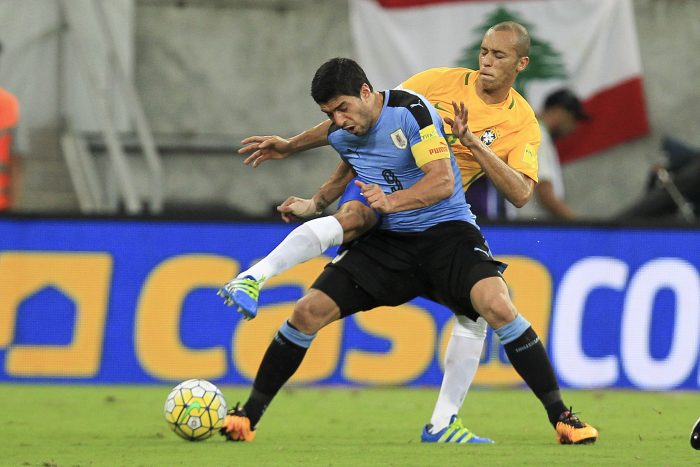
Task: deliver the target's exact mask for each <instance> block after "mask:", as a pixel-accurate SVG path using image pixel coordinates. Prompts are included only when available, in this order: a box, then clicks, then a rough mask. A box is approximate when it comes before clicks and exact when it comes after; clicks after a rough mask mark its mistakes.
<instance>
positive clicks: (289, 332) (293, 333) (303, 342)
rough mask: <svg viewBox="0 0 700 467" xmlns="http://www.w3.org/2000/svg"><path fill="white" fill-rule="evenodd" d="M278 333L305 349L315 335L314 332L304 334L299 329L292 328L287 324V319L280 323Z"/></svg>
mask: <svg viewBox="0 0 700 467" xmlns="http://www.w3.org/2000/svg"><path fill="white" fill-rule="evenodd" d="M279 333H280V334H282V335H283V336H284V337H286V338H287V339H289V340H290V341H292V342H294V343H295V344H296V345H298V346H299V347H303V348H305V349H308V348H309V346H310V345H311V341H313V340H314V338H315V337H316V334H311V335H309V334H304V333H303V332H301V331H299V330H298V329H294V328H293V327H292V326H291V325H290V324H289V321H285V322H284V323H283V324H282V326H280V328H279Z"/></svg>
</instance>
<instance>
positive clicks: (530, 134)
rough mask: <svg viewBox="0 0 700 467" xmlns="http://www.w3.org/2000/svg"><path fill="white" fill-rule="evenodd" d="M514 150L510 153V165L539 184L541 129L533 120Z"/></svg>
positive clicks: (522, 132) (521, 134) (523, 131)
mask: <svg viewBox="0 0 700 467" xmlns="http://www.w3.org/2000/svg"><path fill="white" fill-rule="evenodd" d="M519 135H520V138H519V139H518V141H517V143H516V145H515V146H514V148H513V149H512V150H511V151H510V152H509V153H508V165H509V166H510V167H512V168H514V169H515V170H517V171H518V172H520V173H523V174H525V175H527V176H528V177H530V178H531V179H533V180H534V181H535V182H537V168H538V163H537V151H538V150H539V147H540V127H539V124H538V123H537V120H536V119H534V118H533V120H532V121H530V122H529V123H528V124H527V126H526V127H525V128H523V130H522V131H521V132H520V133H519Z"/></svg>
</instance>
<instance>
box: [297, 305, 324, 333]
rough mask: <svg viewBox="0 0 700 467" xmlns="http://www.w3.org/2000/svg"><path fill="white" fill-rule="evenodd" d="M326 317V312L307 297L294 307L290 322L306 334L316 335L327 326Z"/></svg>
mask: <svg viewBox="0 0 700 467" xmlns="http://www.w3.org/2000/svg"><path fill="white" fill-rule="evenodd" d="M326 315H327V313H325V310H323V309H322V307H320V306H318V305H317V304H316V302H315V300H314V299H313V298H312V297H309V296H308V295H306V296H304V297H302V298H301V299H300V300H298V301H297V303H296V304H295V305H294V311H293V312H292V318H291V319H290V322H291V323H292V324H293V325H294V327H295V328H297V329H298V330H299V331H301V332H303V333H304V334H315V333H317V332H318V331H319V330H320V329H321V328H322V327H323V326H324V325H325V324H326V321H327V316H326Z"/></svg>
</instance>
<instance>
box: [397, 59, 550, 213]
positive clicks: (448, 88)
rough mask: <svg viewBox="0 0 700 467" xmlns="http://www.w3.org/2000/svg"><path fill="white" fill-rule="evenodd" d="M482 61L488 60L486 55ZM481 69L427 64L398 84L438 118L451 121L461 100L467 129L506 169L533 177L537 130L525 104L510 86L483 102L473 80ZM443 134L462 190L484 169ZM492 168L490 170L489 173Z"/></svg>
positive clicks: (456, 141) (452, 137) (518, 202)
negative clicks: (422, 99)
mask: <svg viewBox="0 0 700 467" xmlns="http://www.w3.org/2000/svg"><path fill="white" fill-rule="evenodd" d="M483 60H484V61H488V58H484V59H483ZM482 73H483V72H481V71H474V70H470V69H467V68H432V69H430V70H426V71H423V72H420V73H418V74H416V75H413V76H412V77H410V78H409V79H407V80H406V81H404V82H403V83H401V85H400V86H399V87H400V88H403V89H410V90H411V91H414V92H417V93H418V94H422V95H424V96H426V97H427V98H428V100H430V102H431V103H432V104H433V106H434V107H435V108H436V109H437V111H438V113H439V114H440V116H442V117H443V118H449V119H454V109H453V106H452V102H454V101H461V102H463V103H464V105H465V107H466V108H467V109H468V110H469V130H470V131H471V133H472V134H473V135H475V136H477V137H478V138H479V140H480V141H481V143H483V144H484V145H486V146H487V147H488V148H489V149H490V150H491V152H493V154H494V155H496V156H497V157H498V158H499V159H501V160H502V161H503V162H505V163H506V164H507V165H508V166H509V167H511V168H513V169H514V170H516V171H518V172H520V173H521V174H523V175H525V176H526V177H528V178H530V179H531V180H533V181H537V148H538V146H539V143H540V130H539V125H538V123H537V119H536V117H535V114H534V112H533V111H532V108H531V107H530V104H528V103H527V101H526V100H525V99H524V98H523V97H522V96H521V95H520V94H519V93H518V92H517V91H516V90H515V89H512V88H510V89H509V91H508V94H507V95H506V97H505V99H503V100H502V101H500V102H496V103H490V102H488V101H486V100H484V99H483V98H482V97H481V96H480V93H479V91H478V84H477V83H479V82H480V77H481V75H482ZM487 73H488V72H487ZM514 76H515V75H514ZM500 97H501V96H499V98H500ZM448 138H450V141H449V143H450V145H451V146H452V151H453V152H454V153H455V157H456V158H457V163H458V165H459V169H460V171H461V173H462V186H463V188H464V191H467V189H468V188H469V185H471V184H472V183H473V182H474V180H476V179H477V178H479V177H481V176H482V175H484V172H485V170H488V169H489V167H487V168H486V169H485V168H483V167H482V163H480V161H479V160H478V159H477V157H475V155H474V154H472V151H471V150H470V149H469V148H468V147H466V146H465V145H464V144H462V142H461V141H460V140H459V138H457V137H456V136H455V135H448ZM497 170H498V169H497V168H496V169H495V170H494V169H493V168H491V174H494V172H495V171H497ZM494 176H495V174H494ZM525 191H526V190H523V193H524V192H525ZM525 198H526V196H524V195H522V196H521V197H520V198H516V199H513V200H512V201H513V202H514V204H516V205H519V206H521V205H523V204H525V202H526V201H527V199H525Z"/></svg>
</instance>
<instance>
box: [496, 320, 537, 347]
mask: <svg viewBox="0 0 700 467" xmlns="http://www.w3.org/2000/svg"><path fill="white" fill-rule="evenodd" d="M529 327H530V322H529V321H528V320H526V319H525V318H523V315H518V316H516V317H515V319H514V320H513V321H511V322H510V323H508V324H506V325H505V326H501V327H500V328H498V329H496V330H495V332H496V334H497V335H498V338H499V339H500V340H501V344H503V345H506V344H510V343H511V342H513V341H514V340H515V339H517V338H518V337H520V336H522V335H523V333H524V332H525V331H527V328H529Z"/></svg>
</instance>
